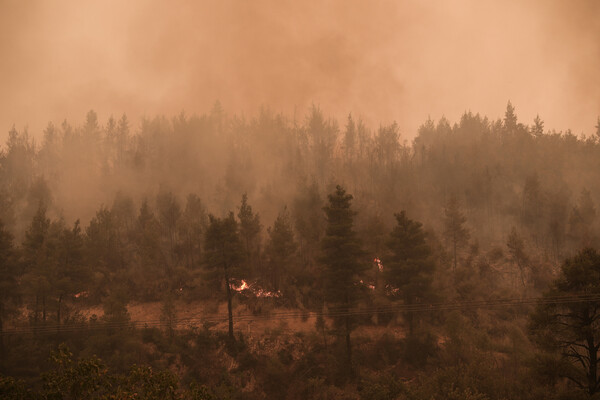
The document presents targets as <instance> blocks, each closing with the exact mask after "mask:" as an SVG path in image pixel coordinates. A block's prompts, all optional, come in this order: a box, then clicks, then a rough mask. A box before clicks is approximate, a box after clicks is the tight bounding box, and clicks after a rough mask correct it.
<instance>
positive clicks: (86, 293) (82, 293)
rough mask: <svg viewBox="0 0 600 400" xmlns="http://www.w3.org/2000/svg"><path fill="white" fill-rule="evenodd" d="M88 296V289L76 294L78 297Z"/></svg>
mask: <svg viewBox="0 0 600 400" xmlns="http://www.w3.org/2000/svg"><path fill="white" fill-rule="evenodd" d="M87 296H88V292H87V291H83V292H79V293H77V294H76V295H75V296H73V297H75V298H76V299H78V298H80V297H87Z"/></svg>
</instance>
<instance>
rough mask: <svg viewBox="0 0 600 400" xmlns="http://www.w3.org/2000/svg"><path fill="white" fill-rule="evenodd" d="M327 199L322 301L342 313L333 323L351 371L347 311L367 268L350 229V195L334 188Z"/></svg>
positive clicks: (350, 323)
mask: <svg viewBox="0 0 600 400" xmlns="http://www.w3.org/2000/svg"><path fill="white" fill-rule="evenodd" d="M328 199H329V204H328V205H327V206H326V207H324V211H325V214H326V215H327V229H326V231H325V236H324V237H323V239H322V240H321V250H322V256H321V261H322V263H323V264H324V266H325V270H324V280H325V301H326V302H327V303H328V304H329V305H330V307H331V308H333V309H335V310H336V311H338V312H341V313H342V315H341V316H336V317H334V322H335V324H336V326H337V328H338V329H339V330H341V331H342V332H343V333H344V335H345V337H346V354H347V357H348V368H349V369H350V372H352V345H351V342H350V333H351V331H352V329H353V327H354V324H355V321H354V318H353V317H352V316H351V315H350V311H351V310H352V309H353V307H355V306H356V305H357V303H358V300H359V298H360V294H361V290H360V287H359V286H358V285H357V283H358V281H359V279H360V276H361V274H362V273H363V272H364V271H365V270H366V269H367V263H365V262H363V261H362V257H363V255H364V252H363V250H362V249H361V246H360V242H359V240H358V239H357V237H356V232H354V230H353V224H354V216H355V215H356V212H354V211H353V210H352V209H351V208H350V207H351V201H352V195H350V194H346V191H345V190H344V189H343V188H342V187H341V186H339V185H338V186H336V190H335V192H333V193H332V194H330V195H329V196H328Z"/></svg>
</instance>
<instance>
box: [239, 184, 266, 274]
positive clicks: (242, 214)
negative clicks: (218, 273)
mask: <svg viewBox="0 0 600 400" xmlns="http://www.w3.org/2000/svg"><path fill="white" fill-rule="evenodd" d="M237 216H238V218H239V220H240V226H239V228H240V232H239V233H240V238H241V239H242V242H243V246H244V253H245V256H246V262H247V264H248V267H250V268H255V267H256V265H255V264H256V263H257V260H258V255H259V250H260V241H259V240H260V236H259V234H260V230H261V228H262V226H261V224H260V216H259V215H258V213H254V212H253V211H252V206H251V205H250V204H248V195H247V194H246V193H244V194H243V195H242V203H241V205H240V211H239V212H238V215H237Z"/></svg>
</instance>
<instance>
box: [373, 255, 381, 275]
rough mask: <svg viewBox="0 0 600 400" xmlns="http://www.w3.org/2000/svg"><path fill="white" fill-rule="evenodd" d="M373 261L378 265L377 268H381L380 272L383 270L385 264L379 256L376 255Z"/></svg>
mask: <svg viewBox="0 0 600 400" xmlns="http://www.w3.org/2000/svg"><path fill="white" fill-rule="evenodd" d="M373 263H374V264H375V265H377V268H379V272H381V271H383V264H382V263H381V260H380V259H379V258H377V257H375V258H374V259H373Z"/></svg>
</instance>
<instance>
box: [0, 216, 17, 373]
mask: <svg viewBox="0 0 600 400" xmlns="http://www.w3.org/2000/svg"><path fill="white" fill-rule="evenodd" d="M16 261H17V260H16V254H15V249H14V247H13V236H12V234H11V233H10V232H8V231H7V230H6V228H5V227H4V224H3V223H2V221H1V220H0V363H2V362H3V361H4V321H5V320H6V318H7V317H8V316H9V315H10V314H12V313H13V312H14V311H15V310H16V308H17V306H18V298H19V284H18V281H17V277H18V275H17V273H18V270H17V262H16Z"/></svg>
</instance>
